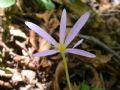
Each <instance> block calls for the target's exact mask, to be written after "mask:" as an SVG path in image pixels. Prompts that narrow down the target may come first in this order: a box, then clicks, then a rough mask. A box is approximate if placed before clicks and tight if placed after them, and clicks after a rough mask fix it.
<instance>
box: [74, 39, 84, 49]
mask: <svg viewBox="0 0 120 90" xmlns="http://www.w3.org/2000/svg"><path fill="white" fill-rule="evenodd" d="M83 40H84V39H80V40H79V41H78V42H77V43H76V44H75V45H74V46H73V48H75V47H77V46H78V45H80V44H81V43H82V42H83Z"/></svg>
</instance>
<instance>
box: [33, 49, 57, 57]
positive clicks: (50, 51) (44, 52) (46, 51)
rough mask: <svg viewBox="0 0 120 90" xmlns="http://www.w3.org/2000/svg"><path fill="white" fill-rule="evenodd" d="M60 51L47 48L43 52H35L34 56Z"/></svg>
mask: <svg viewBox="0 0 120 90" xmlns="http://www.w3.org/2000/svg"><path fill="white" fill-rule="evenodd" d="M58 52H59V51H58V50H45V51H42V52H38V53H35V54H34V56H37V57H44V56H49V55H53V54H56V53H58Z"/></svg>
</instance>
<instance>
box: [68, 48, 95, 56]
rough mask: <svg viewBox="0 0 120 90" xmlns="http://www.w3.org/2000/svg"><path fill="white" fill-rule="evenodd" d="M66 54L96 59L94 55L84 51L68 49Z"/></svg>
mask: <svg viewBox="0 0 120 90" xmlns="http://www.w3.org/2000/svg"><path fill="white" fill-rule="evenodd" d="M66 52H68V53H73V54H77V55H81V56H85V57H89V58H95V57H96V55H94V54H92V53H90V52H87V51H84V50H80V49H72V48H69V49H67V50H66Z"/></svg>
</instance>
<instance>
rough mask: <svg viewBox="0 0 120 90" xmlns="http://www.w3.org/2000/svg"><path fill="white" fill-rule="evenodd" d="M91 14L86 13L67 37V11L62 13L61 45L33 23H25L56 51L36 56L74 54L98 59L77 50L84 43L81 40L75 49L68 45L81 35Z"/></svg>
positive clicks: (44, 52)
mask: <svg viewBox="0 0 120 90" xmlns="http://www.w3.org/2000/svg"><path fill="white" fill-rule="evenodd" d="M89 15H90V14H89V12H86V13H85V14H84V15H82V16H81V17H80V18H79V20H78V21H77V22H76V23H75V25H74V26H73V28H72V29H71V31H70V32H69V33H68V35H66V10H65V9H64V10H63V12H62V17H61V22H60V33H59V37H60V40H59V43H58V42H57V41H56V40H55V39H54V38H53V37H51V36H50V35H49V34H48V33H47V32H46V31H45V30H43V29H42V28H40V27H39V26H37V25H36V24H34V23H32V22H28V21H25V24H26V25H27V26H28V27H29V28H30V29H31V30H33V31H35V32H36V33H37V34H39V35H40V36H41V37H43V38H45V39H46V40H47V41H48V42H49V43H51V44H52V45H54V47H55V49H53V50H46V51H42V52H38V53H35V54H34V56H39V57H43V56H48V55H53V54H56V53H59V52H60V53H73V54H77V55H81V56H85V57H89V58H94V57H96V56H95V55H94V54H92V53H90V52H87V51H85V50H81V49H76V48H75V47H76V46H78V45H79V44H81V43H82V41H83V39H81V40H79V41H78V42H77V43H76V44H75V45H74V46H73V48H68V45H69V44H70V43H71V42H72V40H73V39H74V38H75V36H76V35H77V34H78V33H79V31H80V30H81V28H82V27H83V26H84V24H85V23H86V21H87V20H88V18H89Z"/></svg>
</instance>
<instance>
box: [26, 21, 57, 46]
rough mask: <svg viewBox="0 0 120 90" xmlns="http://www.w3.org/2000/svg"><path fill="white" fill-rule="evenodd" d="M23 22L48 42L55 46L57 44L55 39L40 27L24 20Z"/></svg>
mask: <svg viewBox="0 0 120 90" xmlns="http://www.w3.org/2000/svg"><path fill="white" fill-rule="evenodd" d="M25 24H26V25H27V26H28V27H29V28H30V29H31V30H33V31H35V32H36V33H37V34H39V35H40V36H41V37H43V38H45V39H46V40H47V41H48V42H49V43H51V44H53V45H54V46H55V47H57V46H58V43H57V42H56V40H55V39H54V38H53V37H51V36H50V34H48V33H47V32H46V31H44V30H43V29H42V28H40V27H39V26H38V25H36V24H34V23H32V22H28V21H25Z"/></svg>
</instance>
